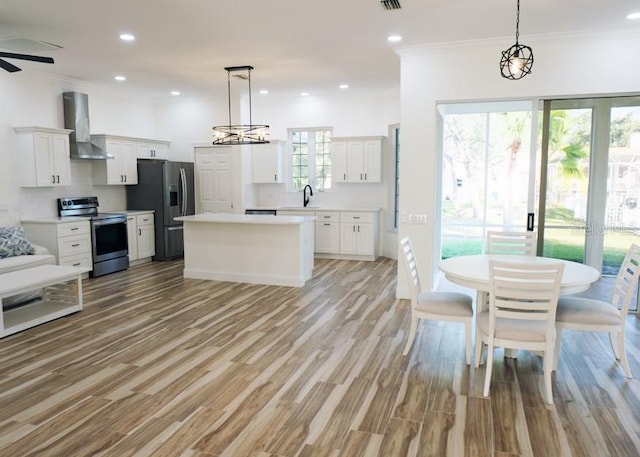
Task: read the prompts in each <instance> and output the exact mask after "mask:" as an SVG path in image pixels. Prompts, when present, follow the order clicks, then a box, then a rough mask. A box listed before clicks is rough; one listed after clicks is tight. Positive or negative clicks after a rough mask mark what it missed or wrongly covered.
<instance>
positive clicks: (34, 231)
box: [22, 219, 93, 270]
mask: <svg viewBox="0 0 640 457" xmlns="http://www.w3.org/2000/svg"><path fill="white" fill-rule="evenodd" d="M22 226H23V227H24V230H25V233H26V235H27V239H29V240H30V241H32V242H34V243H36V244H39V245H40V246H44V247H45V248H47V249H48V250H49V252H50V253H51V254H53V255H54V256H56V259H57V261H58V265H68V266H72V267H86V268H88V269H90V270H91V269H93V258H92V253H91V231H90V227H89V220H88V219H87V220H80V219H79V220H76V221H72V222H59V221H57V220H49V219H43V220H26V221H22Z"/></svg>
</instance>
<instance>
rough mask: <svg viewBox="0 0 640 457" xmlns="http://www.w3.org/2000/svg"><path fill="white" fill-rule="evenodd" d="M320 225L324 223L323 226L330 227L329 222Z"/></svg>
mask: <svg viewBox="0 0 640 457" xmlns="http://www.w3.org/2000/svg"><path fill="white" fill-rule="evenodd" d="M322 225H324V226H325V227H331V224H322Z"/></svg>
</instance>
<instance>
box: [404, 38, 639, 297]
mask: <svg viewBox="0 0 640 457" xmlns="http://www.w3.org/2000/svg"><path fill="white" fill-rule="evenodd" d="M512 41H513V40H512V39H504V40H500V41H492V42H484V43H475V44H467V43H458V44H452V45H446V46H422V47H411V48H409V47H406V48H401V49H400V50H399V54H400V57H401V75H402V76H401V116H400V117H401V121H400V122H401V125H402V128H401V148H402V158H401V165H400V167H401V170H400V175H401V177H402V183H401V196H400V208H401V211H403V212H407V213H422V214H427V215H428V216H429V218H430V223H429V224H427V225H414V224H411V225H409V224H401V226H400V229H399V236H404V235H410V236H411V237H412V241H413V244H414V247H415V250H416V256H417V257H418V259H419V260H420V261H421V262H420V264H421V270H422V271H421V275H422V276H423V278H424V280H423V281H424V282H425V286H426V287H429V286H431V279H432V278H434V276H435V275H436V274H437V271H438V270H437V265H438V262H439V259H440V251H439V240H437V239H435V233H436V231H435V230H434V226H435V225H436V224H439V214H437V208H438V205H437V202H438V199H439V198H440V195H439V191H438V186H437V184H436V183H437V182H438V176H439V170H440V158H439V156H438V154H437V152H436V134H437V132H436V103H438V102H443V101H472V100H500V99H522V98H536V97H539V98H544V97H554V96H555V97H567V96H581V95H600V94H613V93H615V94H625V93H635V94H637V93H638V92H640V79H639V77H638V75H639V74H640V59H636V58H634V57H632V56H633V55H634V54H633V51H632V50H635V49H639V47H640V34H635V35H629V34H625V35H622V34H620V35H608V36H588V35H569V34H567V35H562V36H558V35H556V36H545V37H521V40H520V41H521V42H522V43H525V44H527V45H529V46H531V47H532V48H533V52H534V57H535V61H534V65H533V71H532V73H531V74H530V75H528V76H526V77H525V78H523V79H521V80H518V81H510V80H507V79H504V78H502V77H501V76H500V73H499V65H498V64H499V60H500V55H501V54H500V53H501V51H502V50H503V49H506V48H507V47H508V46H510V45H511V44H513V43H512ZM397 292H398V295H399V296H406V283H405V282H404V278H403V277H401V278H400V279H399V284H398V291H397Z"/></svg>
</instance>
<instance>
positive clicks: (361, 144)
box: [331, 137, 384, 183]
mask: <svg viewBox="0 0 640 457" xmlns="http://www.w3.org/2000/svg"><path fill="white" fill-rule="evenodd" d="M383 144H384V137H353V138H342V137H340V138H337V137H336V138H332V139H331V167H332V179H333V181H334V182H350V183H355V182H358V183H365V182H369V183H379V182H382V149H383Z"/></svg>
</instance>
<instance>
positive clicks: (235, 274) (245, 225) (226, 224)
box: [175, 213, 315, 287]
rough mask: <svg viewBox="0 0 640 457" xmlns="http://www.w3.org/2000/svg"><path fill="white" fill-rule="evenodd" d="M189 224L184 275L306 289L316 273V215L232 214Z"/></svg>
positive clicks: (187, 219) (201, 217)
mask: <svg viewBox="0 0 640 457" xmlns="http://www.w3.org/2000/svg"><path fill="white" fill-rule="evenodd" d="M175 220H176V221H182V222H183V224H184V277H185V278H195V279H211V280H216V281H232V282H245V283H253V284H267V285H276V286H292V287H301V286H303V285H304V284H305V282H306V281H307V280H308V279H309V278H311V275H312V272H313V248H314V220H315V217H313V216H281V217H276V216H258V215H240V214H227V213H214V214H197V215H195V216H184V217H176V218H175Z"/></svg>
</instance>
